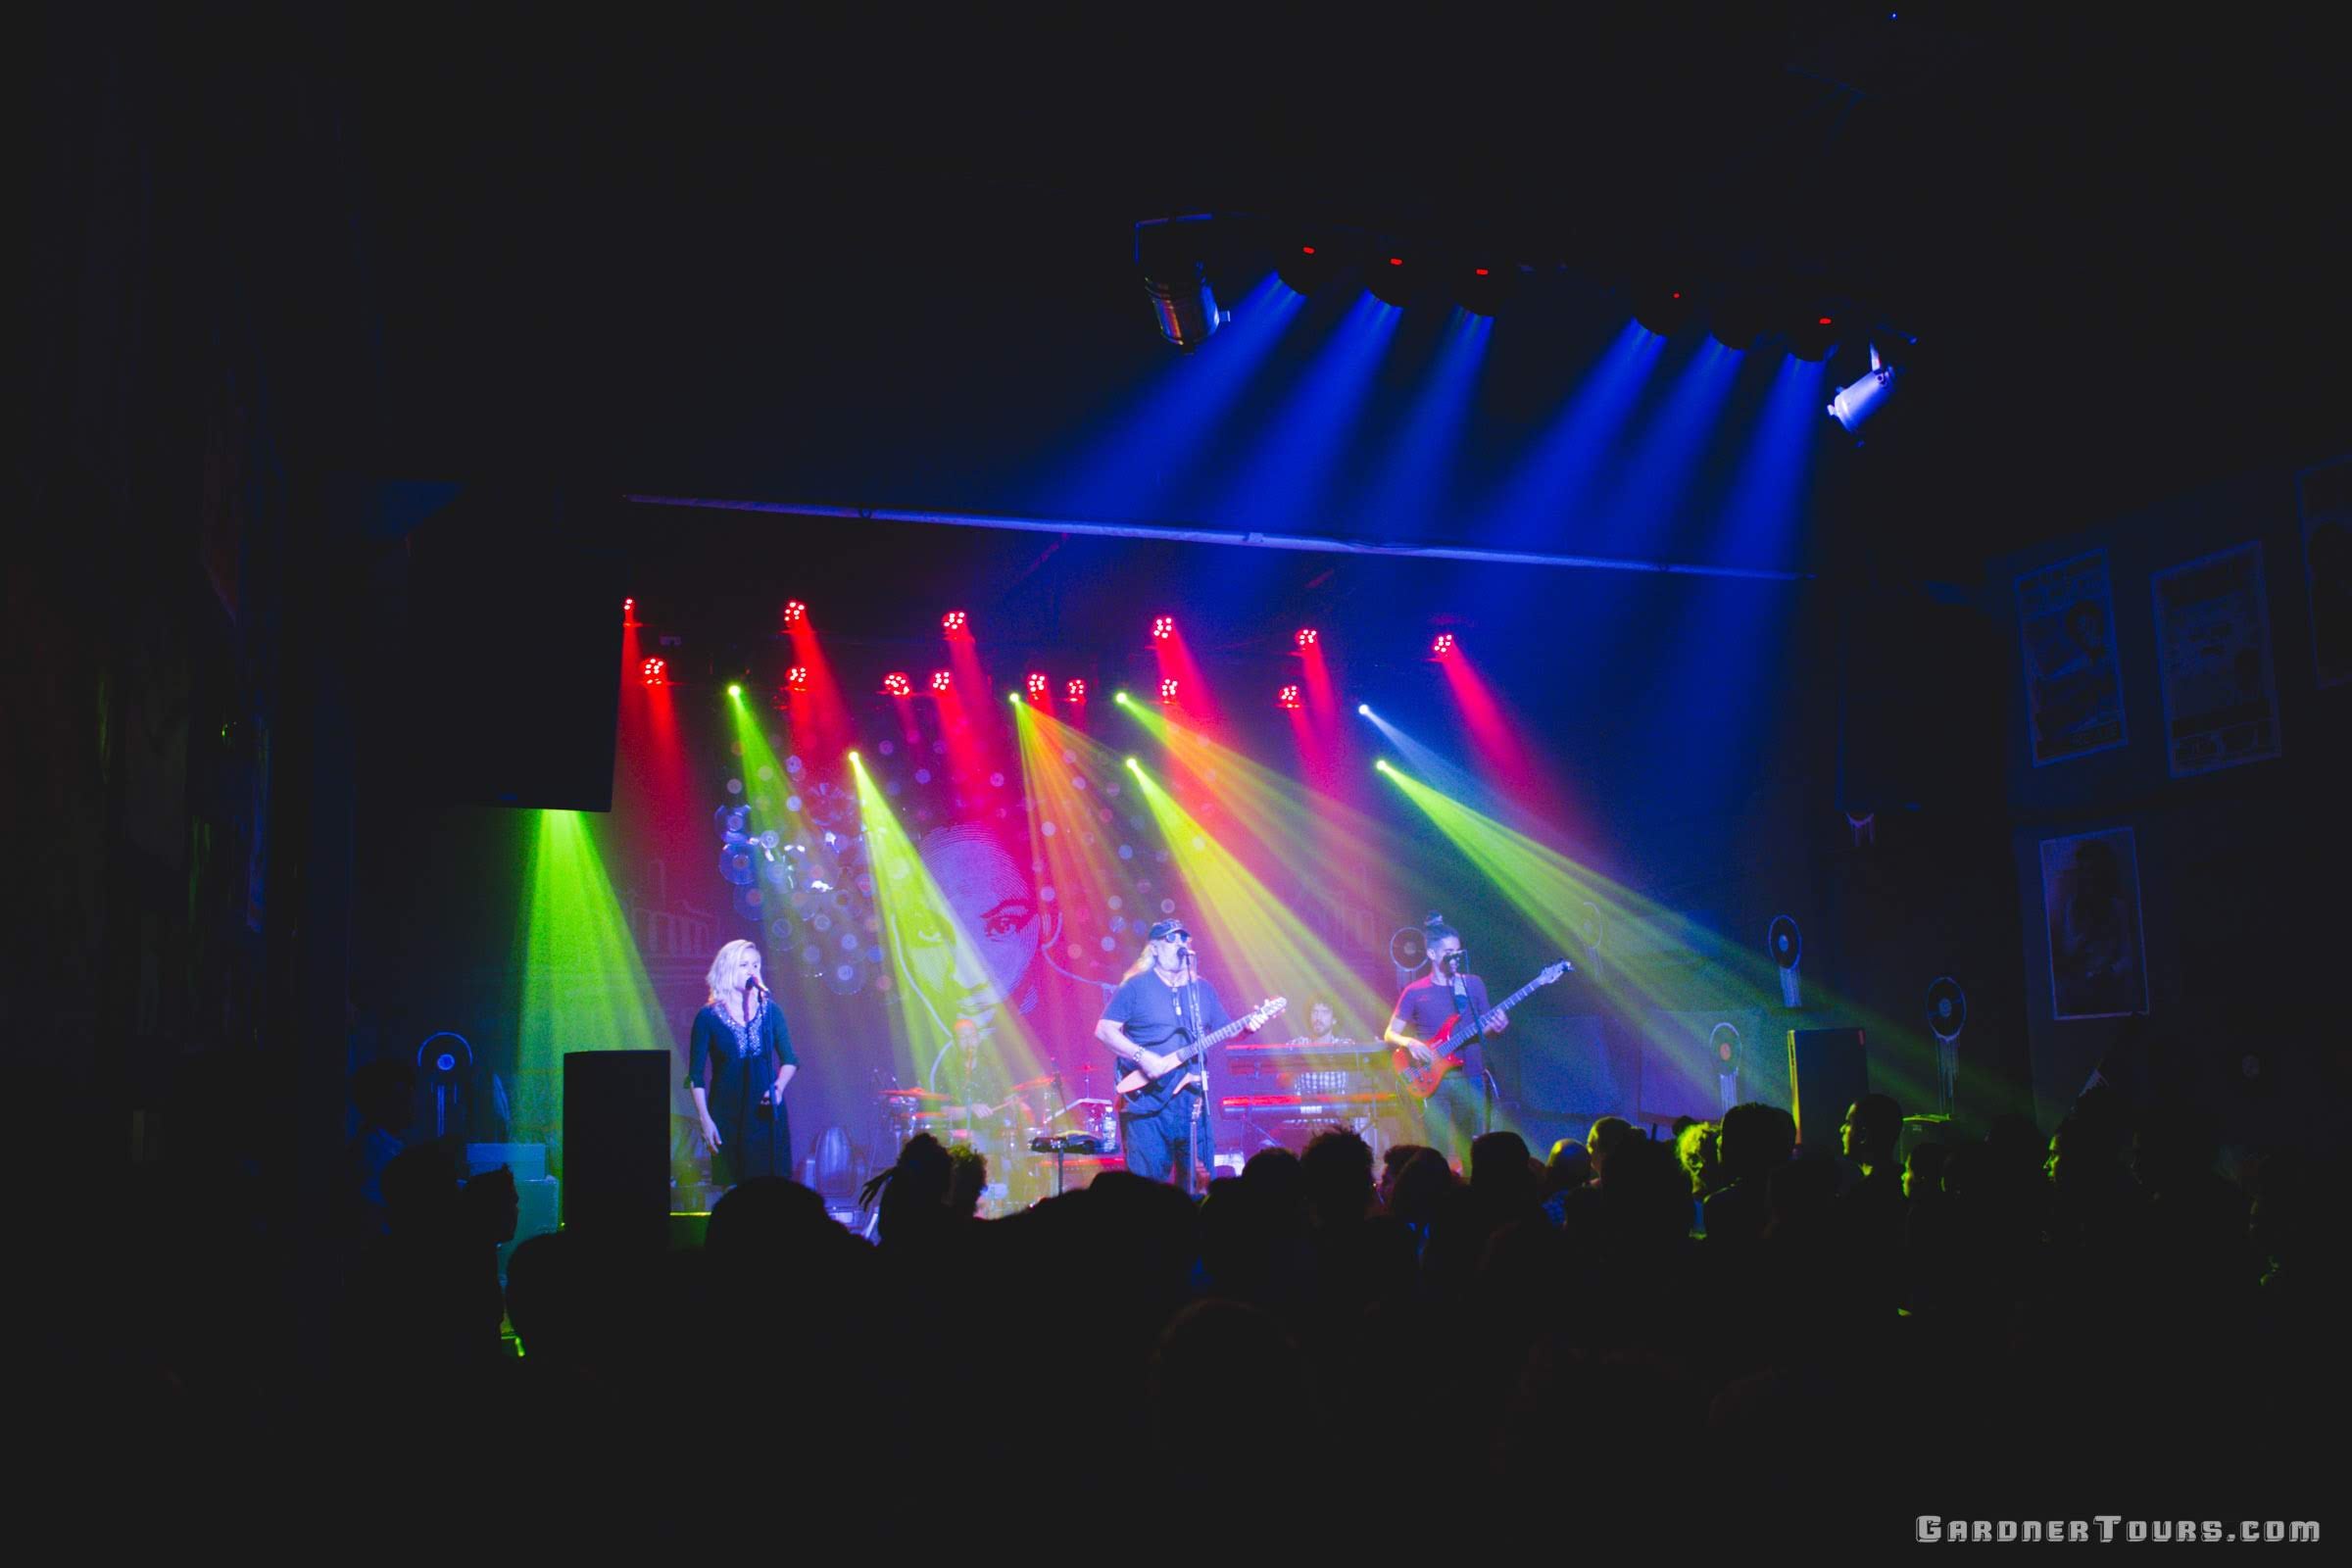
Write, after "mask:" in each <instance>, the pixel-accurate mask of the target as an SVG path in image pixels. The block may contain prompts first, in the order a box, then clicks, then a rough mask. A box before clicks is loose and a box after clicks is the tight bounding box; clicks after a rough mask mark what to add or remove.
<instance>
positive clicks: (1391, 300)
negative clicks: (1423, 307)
mask: <svg viewBox="0 0 2352 1568" xmlns="http://www.w3.org/2000/svg"><path fill="white" fill-rule="evenodd" d="M1423 270H1424V268H1423V265H1422V262H1421V259H1420V258H1419V257H1418V256H1416V255H1413V254H1411V253H1410V252H1408V251H1407V250H1406V248H1405V246H1404V245H1403V244H1402V243H1401V242H1399V241H1397V240H1393V239H1382V240H1375V241H1373V243H1372V248H1371V250H1370V251H1369V252H1367V253H1366V254H1365V257H1364V287H1365V288H1367V289H1369V290H1371V291H1372V297H1373V298H1374V299H1376V300H1378V301H1380V303H1381V304H1383V305H1390V306H1395V307H1396V308H1397V309H1398V310H1402V309H1403V308H1404V307H1405V306H1407V305H1410V304H1412V303H1413V301H1414V300H1415V299H1417V298H1419V297H1420V294H1421V285H1422V282H1423V281H1424V279H1423V278H1422V275H1421V274H1422V272H1423Z"/></svg>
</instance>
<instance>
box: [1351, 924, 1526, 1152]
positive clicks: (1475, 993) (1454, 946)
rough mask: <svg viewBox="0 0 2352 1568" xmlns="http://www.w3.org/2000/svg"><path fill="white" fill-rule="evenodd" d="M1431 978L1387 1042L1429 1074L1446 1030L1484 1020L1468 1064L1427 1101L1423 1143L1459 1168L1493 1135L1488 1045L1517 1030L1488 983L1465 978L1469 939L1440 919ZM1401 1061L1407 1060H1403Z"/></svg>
mask: <svg viewBox="0 0 2352 1568" xmlns="http://www.w3.org/2000/svg"><path fill="white" fill-rule="evenodd" d="M1423 934H1424V936H1425V938H1426V940H1427V942H1428V951H1429V973H1427V974H1425V975H1423V976H1422V977H1421V978H1420V979H1418V980H1416V981H1414V982H1413V983H1412V984H1411V985H1408V986H1406V987H1405V988H1404V991H1403V994H1402V995H1400V996H1398V997H1397V1010H1396V1012H1395V1013H1394V1014H1393V1015H1392V1016H1391V1017H1390V1019H1389V1027H1388V1032H1387V1033H1386V1034H1384V1035H1383V1036H1382V1037H1381V1038H1382V1039H1383V1040H1385V1041H1386V1042H1387V1043H1388V1044H1390V1045H1392V1046H1396V1047H1397V1048H1399V1049H1400V1050H1402V1051H1404V1052H1406V1053H1408V1054H1410V1055H1411V1057H1412V1059H1413V1061H1414V1063H1415V1064H1416V1065H1418V1066H1422V1067H1427V1066H1429V1065H1430V1064H1431V1063H1433V1062H1434V1061H1436V1060H1437V1056H1438V1049H1437V1048H1439V1047H1440V1046H1442V1045H1443V1044H1444V1043H1445V1040H1446V1026H1447V1025H1448V1024H1449V1023H1452V1022H1454V1021H1455V1020H1456V1019H1469V1018H1478V1019H1481V1020H1482V1021H1483V1022H1482V1027H1481V1030H1480V1032H1479V1033H1478V1034H1477V1035H1475V1036H1473V1037H1472V1039H1471V1040H1470V1042H1469V1044H1468V1046H1467V1047H1466V1048H1463V1050H1462V1065H1461V1067H1460V1068H1459V1069H1458V1070H1456V1071H1453V1072H1448V1073H1446V1075H1445V1077H1444V1079H1443V1080H1442V1081H1441V1082H1440V1083H1439V1085H1438V1088H1437V1090H1436V1092H1435V1093H1433V1094H1431V1095H1430V1097H1429V1098H1428V1099H1427V1100H1424V1101H1422V1102H1421V1115H1422V1120H1423V1124H1424V1125H1423V1134H1422V1136H1423V1138H1424V1140H1425V1141H1426V1142H1427V1143H1428V1145H1429V1147H1430V1148H1432V1149H1434V1150H1436V1151H1437V1152H1439V1153H1441V1154H1444V1155H1445V1156H1446V1160H1447V1161H1448V1162H1449V1163H1451V1164H1454V1165H1457V1166H1459V1165H1461V1164H1463V1163H1464V1162H1465V1161H1467V1160H1468V1159H1469V1157H1470V1142H1471V1140H1472V1139H1474V1138H1476V1137H1478V1136H1479V1135H1480V1134H1481V1133H1484V1132H1485V1131H1487V1086H1488V1079H1487V1062H1486V1055H1485V1053H1484V1052H1483V1051H1482V1050H1481V1049H1480V1043H1481V1041H1483V1040H1484V1039H1485V1038H1486V1037H1487V1036H1489V1035H1498V1034H1500V1033H1502V1031H1503V1030H1505V1029H1507V1028H1509V1027H1510V1019H1509V1018H1508V1017H1507V1016H1505V1015H1504V1014H1503V1013H1502V1012H1501V1011H1499V1010H1497V1009H1495V1007H1494V1006H1493V1005H1492V1004H1491V1003H1490V1002H1489V1001H1488V999H1487V983H1486V982H1485V981H1484V980H1481V979H1480V978H1479V977H1478V976H1477V975H1474V974H1469V973H1466V972H1465V966H1464V954H1463V952H1462V934H1461V933H1460V932H1459V931H1456V930H1455V929H1454V928H1453V927H1451V926H1449V925H1447V924H1446V922H1445V921H1444V920H1442V919H1440V918H1439V917H1438V916H1437V915H1435V914H1432V915H1431V916H1430V917H1429V923H1428V924H1427V925H1426V926H1424V927H1423ZM1400 1059H1401V1058H1400Z"/></svg>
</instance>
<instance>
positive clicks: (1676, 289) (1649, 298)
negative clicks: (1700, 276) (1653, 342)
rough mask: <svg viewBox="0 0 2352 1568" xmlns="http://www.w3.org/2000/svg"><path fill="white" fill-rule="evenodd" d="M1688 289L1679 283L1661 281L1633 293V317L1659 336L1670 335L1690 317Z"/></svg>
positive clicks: (1678, 329) (1680, 328)
mask: <svg viewBox="0 0 2352 1568" xmlns="http://www.w3.org/2000/svg"><path fill="white" fill-rule="evenodd" d="M1691 304H1692V301H1691V290H1690V289H1689V288H1688V287H1686V286H1684V285H1683V284H1680V283H1661V284H1659V285H1657V286H1656V287H1654V288H1647V287H1645V288H1642V289H1641V290H1639V291H1637V292H1636V293H1635V295H1634V319H1635V320H1637V321H1640V322H1641V323H1642V327H1643V328H1644V329H1645V330H1648V331H1651V332H1655V333H1656V334H1657V335H1658V336H1660V337H1672V336H1674V334H1675V333H1677V332H1679V331H1681V330H1682V329H1683V323H1684V322H1685V321H1688V320H1690V319H1691Z"/></svg>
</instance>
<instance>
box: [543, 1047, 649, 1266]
mask: <svg viewBox="0 0 2352 1568" xmlns="http://www.w3.org/2000/svg"><path fill="white" fill-rule="evenodd" d="M672 1065H673V1063H672V1059H671V1055H670V1053H668V1052H666V1051H574V1052H571V1053H568V1054H566V1055H565V1056H564V1225H565V1227H566V1228H568V1229H571V1230H575V1231H600V1232H632V1233H637V1234H640V1235H650V1236H654V1237H659V1236H660V1235H661V1234H662V1227H663V1226H664V1224H665V1223H666V1222H667V1217H668V1214H669V1074H670V1070H671V1067H672Z"/></svg>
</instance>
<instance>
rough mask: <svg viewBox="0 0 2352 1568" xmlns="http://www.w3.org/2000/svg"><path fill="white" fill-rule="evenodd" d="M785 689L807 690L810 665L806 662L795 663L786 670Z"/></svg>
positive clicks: (792, 690)
mask: <svg viewBox="0 0 2352 1568" xmlns="http://www.w3.org/2000/svg"><path fill="white" fill-rule="evenodd" d="M784 689H785V690H786V691H788V692H805V691H807V690H808V689H809V669H808V666H807V665H805V664H795V665H793V666H792V667H791V668H790V669H788V670H786V671H785V672H784Z"/></svg>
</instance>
